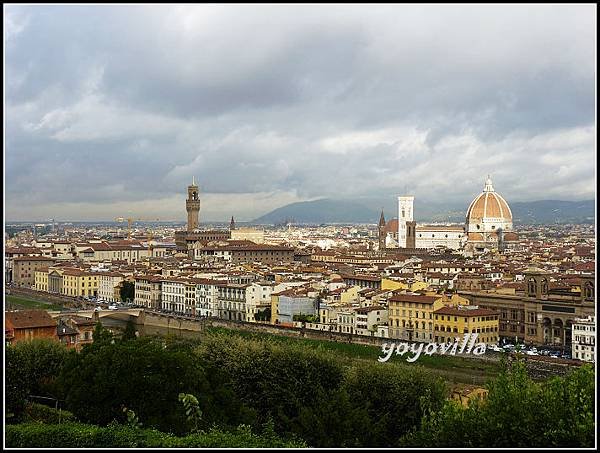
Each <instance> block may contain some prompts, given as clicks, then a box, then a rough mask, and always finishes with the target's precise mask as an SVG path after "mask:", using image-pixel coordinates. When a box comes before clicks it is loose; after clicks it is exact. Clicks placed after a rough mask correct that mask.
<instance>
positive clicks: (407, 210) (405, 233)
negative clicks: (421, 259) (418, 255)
mask: <svg viewBox="0 0 600 453" xmlns="http://www.w3.org/2000/svg"><path fill="white" fill-rule="evenodd" d="M414 201H415V197H414V196H412V195H407V196H401V197H398V246H399V247H400V248H415V247H414V245H413V244H412V241H413V239H414V234H413V233H412V231H411V230H410V228H409V227H414V224H413V203H414ZM411 246H412V247H411Z"/></svg>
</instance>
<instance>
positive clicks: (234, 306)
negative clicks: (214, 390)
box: [218, 283, 250, 321]
mask: <svg viewBox="0 0 600 453" xmlns="http://www.w3.org/2000/svg"><path fill="white" fill-rule="evenodd" d="M249 286H250V285H249V284H238V283H228V284H226V285H223V286H219V299H218V301H219V303H218V312H219V318H221V319H228V320H232V321H245V320H246V288H248V287H249Z"/></svg>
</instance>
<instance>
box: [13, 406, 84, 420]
mask: <svg viewBox="0 0 600 453" xmlns="http://www.w3.org/2000/svg"><path fill="white" fill-rule="evenodd" d="M25 419H26V420H27V421H39V422H43V423H49V424H54V423H68V422H74V421H75V416H74V415H73V413H71V412H69V411H65V410H57V409H55V408H53V407H49V406H46V405H44V404H38V403H29V404H27V405H26V406H25Z"/></svg>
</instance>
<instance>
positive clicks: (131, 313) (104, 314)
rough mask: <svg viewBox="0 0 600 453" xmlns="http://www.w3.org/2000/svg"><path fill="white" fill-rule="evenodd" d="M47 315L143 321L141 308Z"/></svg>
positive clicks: (56, 312) (50, 313) (57, 312)
mask: <svg viewBox="0 0 600 453" xmlns="http://www.w3.org/2000/svg"><path fill="white" fill-rule="evenodd" d="M48 314H49V315H50V316H52V317H53V318H58V317H62V316H65V315H67V316H68V315H76V316H81V317H83V318H90V319H94V320H96V321H97V320H99V319H100V318H112V319H120V320H123V321H128V320H130V319H131V320H133V321H134V322H136V323H137V322H138V321H137V320H138V319H143V317H144V309H143V308H119V309H117V310H98V311H96V310H93V309H89V310H71V311H48Z"/></svg>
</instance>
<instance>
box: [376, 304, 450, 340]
mask: <svg viewBox="0 0 600 453" xmlns="http://www.w3.org/2000/svg"><path fill="white" fill-rule="evenodd" d="M443 306H444V296H443V295H441V294H437V295H435V296H424V295H421V294H409V293H400V292H397V293H394V295H392V297H390V298H389V299H388V322H389V336H390V338H399V339H402V340H408V341H433V332H434V328H433V313H434V311H435V310H438V309H440V308H442V307H443Z"/></svg>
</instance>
